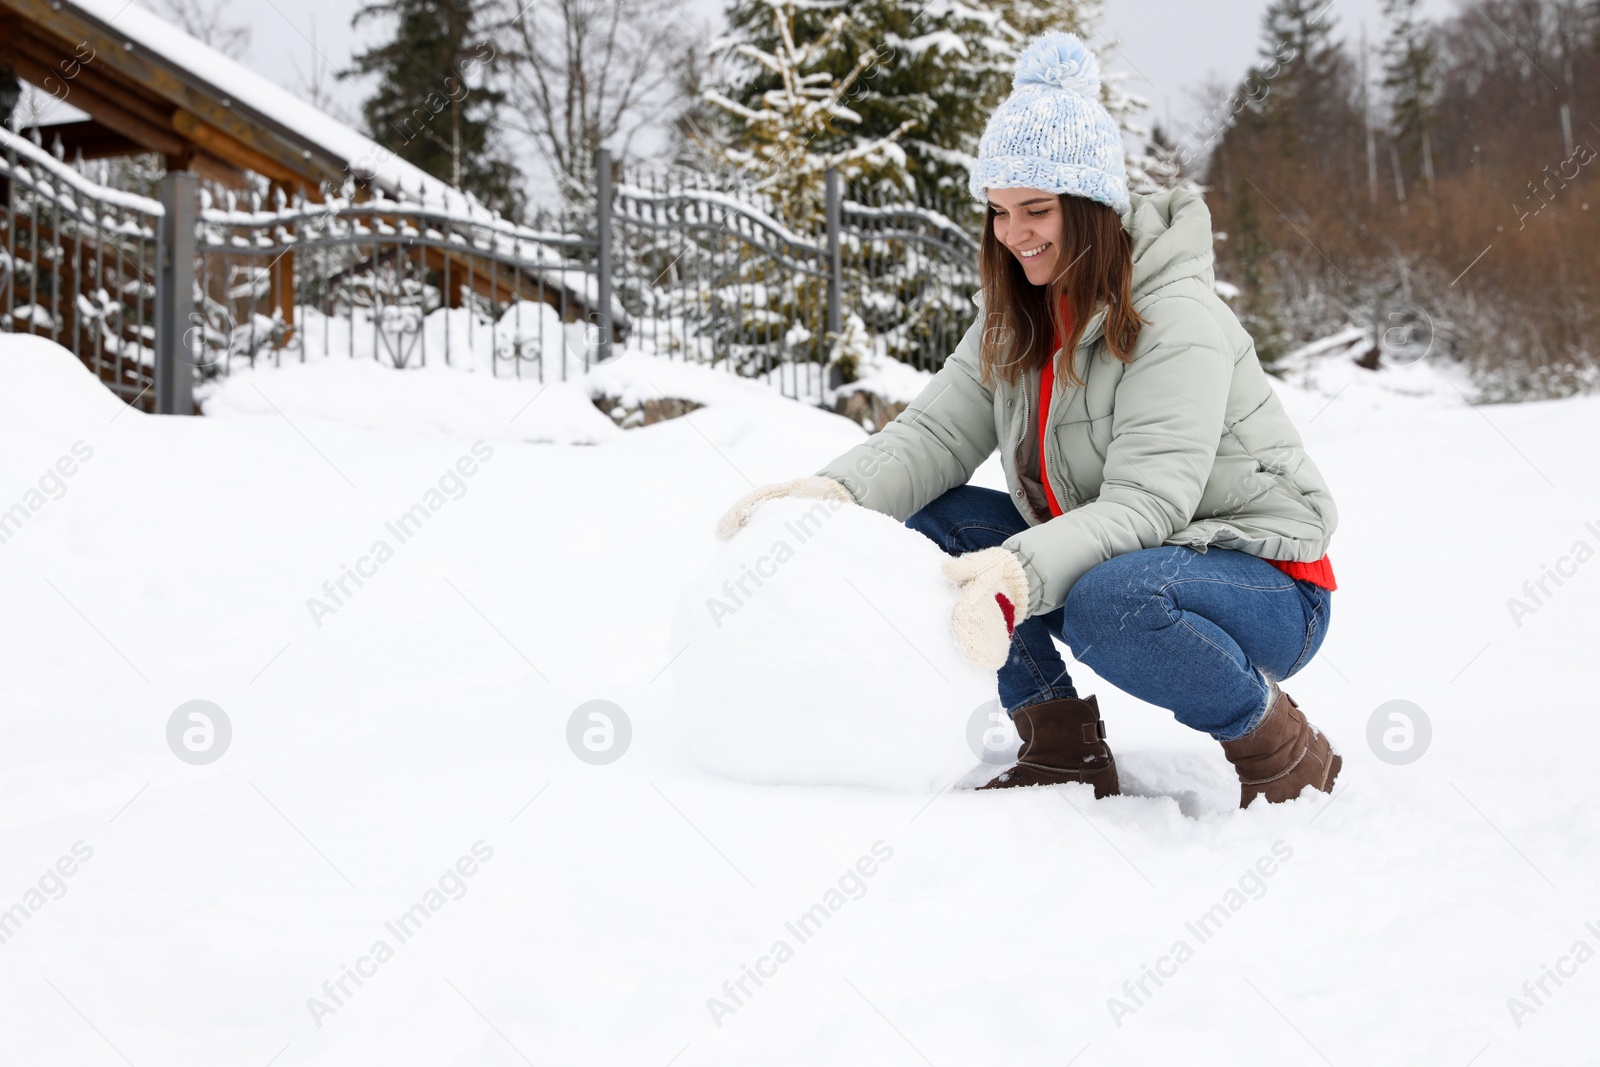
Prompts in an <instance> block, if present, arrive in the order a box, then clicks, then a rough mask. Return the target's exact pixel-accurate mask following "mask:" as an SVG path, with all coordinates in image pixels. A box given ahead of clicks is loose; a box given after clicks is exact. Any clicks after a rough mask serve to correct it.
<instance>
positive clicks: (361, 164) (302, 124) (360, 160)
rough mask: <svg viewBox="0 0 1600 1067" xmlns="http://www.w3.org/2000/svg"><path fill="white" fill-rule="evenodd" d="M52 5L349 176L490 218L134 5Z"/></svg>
mask: <svg viewBox="0 0 1600 1067" xmlns="http://www.w3.org/2000/svg"><path fill="white" fill-rule="evenodd" d="M57 6H58V7H67V8H70V9H75V10H77V11H79V12H81V13H82V14H84V15H86V16H88V17H89V18H91V19H95V20H97V21H99V22H101V23H103V24H105V25H106V26H107V27H109V28H110V30H111V32H112V33H114V34H116V35H118V36H120V37H122V38H123V39H124V40H125V41H128V42H131V43H132V44H133V45H135V46H137V47H139V48H141V49H144V50H146V51H148V52H150V53H151V54H152V55H154V56H156V57H158V58H159V59H161V60H164V61H165V62H166V63H168V64H170V65H171V66H173V67H175V68H177V69H178V70H181V71H184V72H186V73H187V74H188V75H190V76H191V77H192V78H193V79H195V80H197V81H200V82H203V83H205V84H206V85H208V86H210V87H211V88H212V89H213V90H215V92H216V95H217V96H219V97H221V98H223V99H224V100H225V101H227V102H228V103H229V106H231V107H239V108H242V109H244V110H247V111H254V112H257V113H259V114H260V115H262V116H264V117H266V118H267V119H269V120H271V125H273V126H276V127H280V128H281V129H282V131H283V132H284V133H286V134H287V135H288V136H290V137H298V138H300V139H301V140H303V141H305V142H307V143H308V144H310V145H313V146H315V147H316V148H319V149H321V150H322V151H323V152H325V153H327V154H329V155H331V156H334V157H336V158H338V159H340V160H342V161H343V162H344V165H345V167H346V168H347V169H348V170H349V171H350V173H351V174H352V175H353V176H355V177H361V178H365V177H368V176H369V175H370V180H372V181H373V182H374V183H376V184H377V185H379V186H381V187H382V188H383V190H384V191H385V192H386V193H388V194H389V195H390V196H392V197H396V198H398V199H412V198H417V199H420V197H418V196H417V191H418V190H419V189H421V188H423V186H424V184H426V186H427V187H428V189H429V196H430V199H431V198H433V197H435V196H437V197H441V198H443V199H444V200H445V202H446V204H447V205H448V207H449V210H450V212H451V213H452V214H460V215H471V216H472V217H474V218H477V219H489V218H492V217H494V213H493V212H491V211H490V210H489V209H488V208H486V207H484V206H483V205H482V204H481V203H479V202H478V201H477V200H476V199H475V198H473V197H469V196H467V195H465V194H463V193H462V192H461V191H460V190H457V189H455V188H453V187H451V186H450V185H449V184H448V183H446V182H444V181H442V180H440V179H438V178H435V177H434V176H433V175H431V174H429V173H427V172H426V171H424V170H422V169H421V168H420V167H417V166H414V165H413V164H411V163H408V162H406V161H405V160H403V159H401V158H400V157H398V156H397V155H395V153H394V151H393V149H390V148H388V147H387V146H385V145H380V144H379V143H378V142H376V141H374V140H372V138H370V137H368V136H367V135H366V134H363V133H361V132H360V131H358V130H355V129H353V128H351V127H349V126H346V125H345V124H344V123H342V122H340V121H339V120H338V119H335V118H334V117H333V116H331V115H329V114H327V113H326V112H324V111H322V110H320V109H318V108H316V107H314V106H313V105H311V104H310V103H307V102H306V101H304V100H302V99H300V98H299V97H297V96H295V95H294V94H293V93H292V92H290V91H289V90H287V89H285V88H283V87H282V86H280V85H277V84H276V83H274V82H272V81H270V80H268V79H267V78H264V77H262V76H261V75H259V74H257V73H256V72H255V71H253V70H250V69H249V68H248V67H245V66H244V65H243V64H241V63H238V62H237V61H235V60H232V59H229V58H228V57H227V56H225V55H223V54H222V53H221V52H218V51H217V50H216V49H214V48H212V47H210V46H209V45H206V44H203V43H201V42H200V41H198V40H196V39H195V38H193V37H191V36H189V35H188V34H187V33H185V32H183V30H182V29H180V28H179V27H177V26H174V25H172V24H171V23H169V22H167V21H165V20H163V19H162V18H161V17H160V16H158V15H156V14H155V13H154V12H152V11H149V10H148V9H146V8H144V7H141V6H139V5H138V4H136V3H128V2H127V0H60V3H59V4H58V5H57Z"/></svg>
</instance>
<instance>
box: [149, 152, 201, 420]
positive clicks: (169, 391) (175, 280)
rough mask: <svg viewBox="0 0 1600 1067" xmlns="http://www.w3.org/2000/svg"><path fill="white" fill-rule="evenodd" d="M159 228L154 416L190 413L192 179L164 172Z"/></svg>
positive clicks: (189, 174) (184, 173) (188, 175)
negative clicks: (161, 213)
mask: <svg viewBox="0 0 1600 1067" xmlns="http://www.w3.org/2000/svg"><path fill="white" fill-rule="evenodd" d="M159 188H160V197H161V207H162V209H163V211H164V214H163V215H162V216H161V225H160V226H159V227H158V228H157V230H156V314H155V328H156V347H155V379H156V389H155V391H156V403H155V410H156V414H158V415H190V414H193V413H194V367H195V363H194V359H195V357H194V353H193V352H192V351H191V350H190V347H189V340H188V338H189V324H190V319H191V318H192V317H193V315H194V253H195V236H194V226H195V199H196V195H197V192H196V186H195V176H194V174H193V173H192V172H190V171H186V170H169V171H167V172H166V173H165V174H163V175H162V176H161V182H160V186H159Z"/></svg>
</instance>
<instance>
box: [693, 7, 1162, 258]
mask: <svg viewBox="0 0 1600 1067" xmlns="http://www.w3.org/2000/svg"><path fill="white" fill-rule="evenodd" d="M1100 8H1101V4H1100V0H972V2H969V3H964V4H928V3H926V0H855V2H851V3H846V2H844V0H811V2H809V3H805V4H797V5H794V6H793V8H792V13H793V25H794V27H795V29H794V36H795V37H796V38H797V39H800V40H817V39H820V38H821V37H822V36H823V34H824V33H825V32H826V31H827V30H829V29H831V28H832V27H834V26H835V25H836V24H837V29H835V30H833V36H832V37H831V38H829V42H828V45H827V47H825V48H822V49H820V50H819V51H818V53H817V54H816V55H815V56H814V57H813V63H814V69H815V70H816V71H818V72H825V73H826V74H828V75H829V76H830V77H831V78H832V79H833V80H834V82H835V83H838V84H844V83H845V82H847V81H848V82H850V85H849V88H848V90H847V91H846V93H845V94H844V97H843V100H842V102H843V103H844V104H845V105H847V106H848V108H849V109H850V111H851V113H852V115H853V117H854V120H855V121H853V122H852V123H850V124H849V125H848V127H840V129H839V133H840V134H842V135H843V138H842V140H843V139H854V140H857V141H860V142H866V143H870V142H872V141H874V140H877V139H884V138H892V139H893V140H894V142H895V143H896V144H897V145H898V146H900V148H901V149H902V150H903V151H904V153H905V161H904V164H903V167H902V168H901V169H900V170H895V169H892V168H891V169H890V170H888V171H886V172H884V173H883V174H882V175H880V180H879V182H878V184H880V185H882V186H885V187H887V186H890V185H893V186H897V187H898V188H899V189H900V191H901V192H902V193H904V192H910V191H911V190H912V188H913V186H914V188H915V189H917V190H919V191H921V192H923V193H930V194H934V195H943V196H949V197H951V198H952V199H959V198H962V197H964V196H965V195H966V184H967V176H968V175H969V174H970V173H971V169H972V165H973V162H974V159H975V156H976V154H977V148H978V139H979V137H980V136H981V135H982V133H983V128H984V125H985V124H986V123H987V122H988V118H989V115H990V114H991V113H992V112H993V111H994V109H995V107H997V106H998V105H999V103H1000V101H1001V100H1003V99H1004V98H1005V97H1006V96H1007V95H1009V94H1010V92H1011V88H1012V86H1011V77H1012V72H1013V70H1014V69H1015V65H1016V60H1017V57H1018V55H1019V54H1020V53H1021V51H1022V49H1023V48H1024V47H1025V46H1026V45H1027V43H1028V41H1029V40H1031V39H1032V38H1033V37H1035V36H1037V35H1038V34H1040V33H1042V32H1044V31H1046V30H1066V31H1068V32H1072V33H1076V34H1078V35H1079V36H1080V37H1082V38H1083V39H1084V40H1085V41H1090V42H1092V41H1093V22H1094V20H1095V19H1096V18H1098V16H1099V14H1100ZM772 11H773V3H772V0H734V2H733V3H732V4H730V6H729V7H728V10H727V21H728V27H729V29H728V34H727V37H726V38H725V40H724V43H723V44H722V47H723V48H724V49H732V48H733V47H736V43H737V44H739V45H746V46H749V47H750V48H753V49H754V50H756V51H757V52H761V53H766V54H772V53H774V52H776V51H777V45H778V40H779V33H778V32H777V30H776V26H775V23H774V20H773V17H772ZM846 13H847V14H848V18H847V19H845V20H844V21H843V22H839V21H838V16H839V15H841V14H846ZM1104 47H1106V46H1104V45H1102V48H1104ZM1110 47H1111V48H1114V47H1115V42H1112V43H1111V45H1110ZM863 59H865V60H866V61H867V62H866V67H865V69H862V70H859V72H858V67H859V65H860V63H861V61H862V60H863ZM852 78H853V80H851V79H852ZM1123 79H1124V76H1123V75H1122V74H1121V73H1120V72H1115V71H1108V72H1106V74H1105V75H1104V76H1103V77H1102V82H1101V94H1102V95H1101V102H1102V103H1103V104H1105V106H1106V108H1107V110H1108V111H1109V112H1110V113H1111V114H1112V116H1113V117H1114V118H1115V119H1116V120H1117V121H1118V123H1119V124H1120V125H1121V126H1122V127H1123V129H1124V130H1125V131H1127V132H1128V133H1129V134H1130V140H1131V141H1132V142H1133V143H1134V144H1135V145H1136V146H1138V147H1137V148H1136V149H1135V150H1134V151H1132V152H1130V154H1129V158H1128V164H1129V179H1130V181H1131V182H1132V184H1133V185H1134V187H1135V188H1138V189H1143V190H1148V189H1150V188H1155V187H1159V186H1163V185H1168V184H1171V182H1172V181H1174V180H1175V178H1176V173H1177V168H1176V166H1175V164H1174V163H1173V162H1172V154H1171V153H1170V152H1163V151H1161V150H1160V149H1157V148H1152V147H1151V144H1150V135H1149V131H1147V130H1146V129H1144V128H1143V127H1142V126H1141V125H1140V124H1139V123H1138V121H1137V118H1136V116H1137V115H1138V113H1139V112H1141V111H1143V110H1144V108H1145V102H1144V101H1143V100H1141V99H1140V98H1138V97H1137V96H1134V95H1133V94H1131V93H1129V92H1127V91H1126V90H1125V89H1124V88H1123ZM779 81H780V75H779V73H778V72H777V71H776V70H775V69H773V68H772V66H770V65H761V64H755V65H745V66H735V67H734V68H733V69H732V70H730V71H729V72H728V73H727V75H726V76H725V78H724V81H723V82H722V83H721V84H720V85H718V87H717V88H718V91H719V93H720V94H721V95H722V96H724V97H726V98H728V99H730V100H733V101H736V102H737V103H739V104H741V105H742V106H744V107H746V108H755V107H756V106H757V104H758V102H759V101H760V100H761V99H763V97H764V95H765V94H766V93H768V92H771V91H772V90H773V89H775V88H777V87H778V83H779ZM721 132H722V133H723V134H724V136H725V137H726V138H727V139H732V140H737V139H738V138H739V137H740V136H741V135H742V133H743V131H742V130H741V129H740V128H738V127H737V126H727V125H725V126H724V127H723V128H722V131H721ZM814 143H815V144H817V145H818V147H819V150H822V151H837V150H838V149H837V145H836V143H835V142H833V141H830V140H829V139H828V138H826V137H821V136H819V137H817V138H815V140H814ZM857 188H858V189H859V188H860V185H859V183H857ZM879 191H881V192H889V191H890V190H889V189H888V188H883V189H880V190H879ZM962 221H964V222H966V223H968V224H970V225H972V226H974V227H975V226H976V225H979V224H981V215H980V214H977V213H973V217H971V218H966V219H963V220H962Z"/></svg>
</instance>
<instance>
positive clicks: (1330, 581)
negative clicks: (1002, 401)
mask: <svg viewBox="0 0 1600 1067" xmlns="http://www.w3.org/2000/svg"><path fill="white" fill-rule="evenodd" d="M1061 304H1062V312H1063V313H1065V312H1066V298H1065V297H1062V300H1061ZM1060 346H1061V340H1060V337H1059V336H1058V337H1057V338H1056V341H1055V345H1054V347H1056V348H1059V347H1060ZM1055 381H1056V364H1055V360H1054V359H1050V360H1048V361H1046V363H1045V365H1044V372H1043V373H1042V374H1041V375H1040V376H1039V480H1040V481H1041V482H1043V483H1044V495H1045V499H1046V500H1048V501H1049V502H1050V514H1051V515H1060V514H1061V505H1059V504H1057V503H1056V495H1055V494H1054V493H1053V492H1051V491H1050V479H1049V477H1048V476H1047V475H1046V474H1045V466H1044V427H1045V423H1046V422H1047V421H1048V420H1049V418H1050V394H1051V393H1052V392H1054V390H1055ZM1267 562H1268V563H1270V564H1272V565H1273V566H1274V567H1276V568H1278V569H1279V570H1280V571H1282V572H1283V573H1285V574H1287V575H1288V576H1289V577H1291V578H1301V579H1304V580H1305V581H1308V582H1310V583H1311V584H1312V585H1318V586H1321V587H1322V588H1324V589H1327V590H1329V591H1330V592H1331V591H1332V590H1334V589H1337V588H1339V587H1338V585H1337V584H1336V583H1335V581H1334V578H1333V564H1332V563H1329V562H1328V557H1327V556H1323V557H1322V558H1321V559H1319V560H1314V561H1312V562H1310V563H1296V562H1294V561H1292V560H1287V559H1269V560H1267Z"/></svg>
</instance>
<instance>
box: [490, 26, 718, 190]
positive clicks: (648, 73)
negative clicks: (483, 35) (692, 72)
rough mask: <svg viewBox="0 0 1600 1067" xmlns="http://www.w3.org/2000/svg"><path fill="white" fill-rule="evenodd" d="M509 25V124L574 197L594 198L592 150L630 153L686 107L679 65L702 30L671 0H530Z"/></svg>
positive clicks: (505, 68)
mask: <svg viewBox="0 0 1600 1067" xmlns="http://www.w3.org/2000/svg"><path fill="white" fill-rule="evenodd" d="M511 2H513V3H515V2H516V0H511ZM504 25H505V29H506V31H507V32H506V35H505V36H506V37H507V38H508V39H509V41H510V46H509V47H508V48H507V49H505V51H504V53H503V54H502V59H501V62H500V63H499V64H497V66H498V68H499V70H500V72H501V75H502V77H503V79H504V84H505V90H506V107H505V110H504V115H505V117H506V122H507V124H508V126H509V127H510V128H511V129H513V130H515V131H516V132H517V133H519V134H521V135H523V136H524V137H526V138H527V139H528V140H529V141H530V142H531V144H532V146H533V149H534V151H535V152H536V153H537V154H538V156H539V158H540V159H541V160H542V161H543V162H544V163H545V164H546V165H547V166H548V167H549V169H550V172H551V174H552V175H553V177H554V178H555V180H556V182H557V184H558V187H559V189H560V192H561V195H562V197H563V199H564V200H565V201H566V202H568V203H576V202H578V201H581V200H582V199H584V198H585V197H586V196H589V195H592V190H593V186H594V173H593V172H594V152H595V149H597V148H599V147H600V146H601V145H605V146H607V147H609V148H611V149H612V150H613V151H617V152H619V153H626V152H627V150H628V148H629V147H630V146H631V145H632V143H633V141H634V139H635V138H636V137H637V136H638V135H639V134H641V133H642V132H644V131H646V130H649V129H652V128H653V127H654V126H655V124H656V123H657V121H658V120H659V119H661V118H662V117H663V116H664V115H665V114H667V113H668V112H669V110H670V109H674V108H676V107H681V106H682V104H683V102H684V97H683V87H682V83H681V78H680V77H679V71H678V70H677V67H678V65H679V64H680V63H681V62H682V58H683V56H684V55H685V54H686V53H687V52H688V51H689V48H690V43H689V37H690V35H691V34H697V33H699V32H700V31H699V30H698V29H696V28H695V27H694V26H693V25H692V24H690V23H689V22H687V21H686V19H685V16H684V15H683V14H682V13H681V11H680V10H679V8H678V6H677V5H676V4H675V3H673V2H672V0H532V2H530V3H528V4H527V5H526V6H525V7H521V8H520V10H516V11H514V13H512V14H510V15H509V17H508V18H507V19H506V20H505V23H504Z"/></svg>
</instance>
